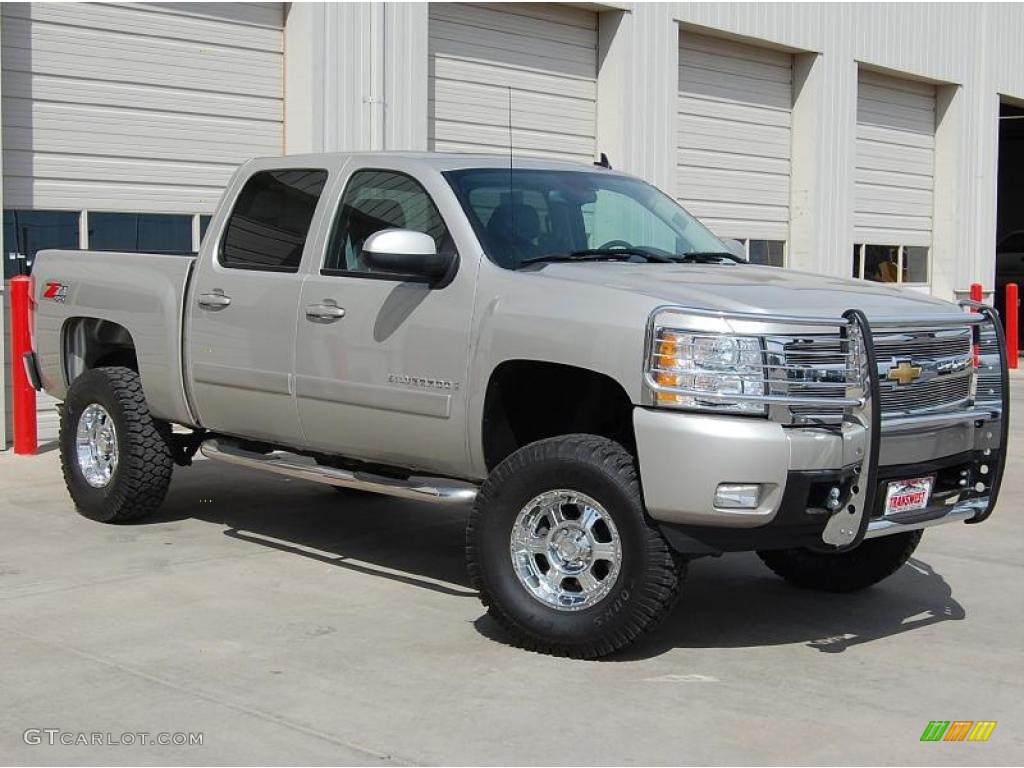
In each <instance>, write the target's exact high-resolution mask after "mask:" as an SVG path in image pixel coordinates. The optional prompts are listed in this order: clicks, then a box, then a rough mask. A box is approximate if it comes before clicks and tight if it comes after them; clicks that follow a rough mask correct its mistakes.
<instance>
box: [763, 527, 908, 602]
mask: <svg viewBox="0 0 1024 768" xmlns="http://www.w3.org/2000/svg"><path fill="white" fill-rule="evenodd" d="M921 535H922V532H921V531H907V532H905V533H894V534H892V535H890V536H881V537H879V538H877V539H867V540H865V541H863V542H862V543H861V544H860V546H858V547H856V548H854V549H851V550H848V551H846V552H837V553H830V552H814V551H812V550H809V549H804V548H802V547H800V548H794V549H773V550H764V551H760V552H758V553H757V555H758V557H760V558H761V560H763V561H764V564H765V565H767V566H768V567H769V568H771V569H772V570H773V571H774V572H775V573H777V574H778V575H779V576H781V577H782V578H784V579H785V580H786V581H788V582H789V583H790V584H793V585H795V586H797V587H802V588H804V589H817V590H821V591H824V592H853V591H856V590H858V589H864V588H865V587H870V586H871V585H872V584H877V583H878V582H880V581H882V579H885V578H888V577H889V576H892V575H893V574H894V573H896V571H898V570H899V569H900V568H901V567H903V564H904V563H906V562H907V560H909V559H910V556H911V555H913V554H914V550H915V549H917V545H918V544H919V543H920V541H921Z"/></svg>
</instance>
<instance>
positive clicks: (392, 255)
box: [363, 229, 455, 286]
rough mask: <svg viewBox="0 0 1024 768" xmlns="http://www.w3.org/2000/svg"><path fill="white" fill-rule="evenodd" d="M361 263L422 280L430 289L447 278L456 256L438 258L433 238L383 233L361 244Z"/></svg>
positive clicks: (410, 233) (405, 231)
mask: <svg viewBox="0 0 1024 768" xmlns="http://www.w3.org/2000/svg"><path fill="white" fill-rule="evenodd" d="M363 261H364V262H365V263H366V264H367V266H369V267H370V268H371V269H373V270H376V271H378V272H386V273H388V274H392V275H395V276H396V277H409V278H412V279H416V278H419V279H422V280H425V281H426V282H427V283H429V284H430V285H431V286H434V285H436V284H437V283H439V282H441V281H442V280H444V279H445V277H447V276H448V273H449V272H450V271H451V268H452V265H453V264H454V263H455V254H454V253H451V254H439V253H438V252H437V246H436V245H435V244H434V238H432V237H431V236H430V235H427V234H424V233H423V232H414V231H413V230H411V229H382V230H381V231H380V232H374V233H373V234H372V235H370V236H369V237H368V238H366V242H364V243H363Z"/></svg>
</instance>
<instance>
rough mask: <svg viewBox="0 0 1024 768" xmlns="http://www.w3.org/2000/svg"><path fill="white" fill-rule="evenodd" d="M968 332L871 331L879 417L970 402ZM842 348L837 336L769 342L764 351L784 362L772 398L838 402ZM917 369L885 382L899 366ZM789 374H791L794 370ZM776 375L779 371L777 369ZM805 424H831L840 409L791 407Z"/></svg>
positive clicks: (845, 371)
mask: <svg viewBox="0 0 1024 768" xmlns="http://www.w3.org/2000/svg"><path fill="white" fill-rule="evenodd" d="M971 338H972V335H971V329H970V328H969V327H961V328H951V329H942V330H914V331H885V332H880V331H876V332H875V334H874V342H875V358H876V362H877V363H878V375H879V390H880V391H879V394H880V396H881V409H882V414H883V416H898V415H906V414H914V413H919V412H925V411H933V410H937V409H942V408H954V407H957V406H959V405H962V404H963V403H964V401H966V400H967V399H968V398H969V397H970V396H971V377H972V366H971V357H972V349H971ZM846 347H847V343H846V342H844V341H843V340H842V339H840V338H839V337H837V336H834V335H829V336H799V337H794V336H790V337H774V338H772V339H771V340H770V341H769V350H771V349H772V348H774V349H776V350H777V355H778V357H779V358H780V359H781V360H783V361H784V363H785V368H784V370H785V371H786V375H785V377H777V378H776V380H774V381H772V382H771V389H772V392H773V394H787V395H798V396H813V397H830V396H831V397H842V396H843V394H844V393H845V386H846V382H847V381H848V380H849V379H848V377H851V376H852V375H854V374H853V369H852V368H851V366H850V363H849V359H848V355H847V352H846ZM903 361H906V362H908V363H910V365H911V366H912V367H915V368H916V367H919V368H921V369H922V370H921V375H920V378H919V379H918V380H916V381H912V382H910V383H906V384H899V383H897V382H896V381H894V380H891V379H889V378H888V375H889V371H890V369H892V368H893V367H895V366H897V365H898V364H899V363H900V362H903ZM794 369H795V370H794ZM780 370H782V367H781V366H780ZM791 410H792V413H793V414H794V415H797V416H802V417H805V418H835V417H837V416H839V415H841V412H842V409H841V408H831V407H828V406H826V407H822V406H803V405H800V406H792V408H791Z"/></svg>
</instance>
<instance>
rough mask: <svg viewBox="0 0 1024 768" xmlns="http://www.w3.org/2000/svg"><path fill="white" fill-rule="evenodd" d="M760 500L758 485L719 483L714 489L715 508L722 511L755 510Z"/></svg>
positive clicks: (759, 487)
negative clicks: (719, 508)
mask: <svg viewBox="0 0 1024 768" xmlns="http://www.w3.org/2000/svg"><path fill="white" fill-rule="evenodd" d="M760 499H761V485H760V484H759V483H720V484H719V486H718V488H716V489H715V506H716V507H721V508H723V509H755V508H756V507H757V504H758V502H759V501H760Z"/></svg>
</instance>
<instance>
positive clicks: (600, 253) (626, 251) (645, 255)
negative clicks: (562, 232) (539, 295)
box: [519, 248, 674, 266]
mask: <svg viewBox="0 0 1024 768" xmlns="http://www.w3.org/2000/svg"><path fill="white" fill-rule="evenodd" d="M633 256H639V257H640V258H642V259H647V261H657V262H660V263H663V264H671V263H672V262H673V261H674V259H671V258H669V257H668V256H661V255H659V254H657V253H651V252H650V251H648V250H646V249H644V248H585V249H583V250H580V251H570V252H568V253H548V254H544V255H543V256H532V257H530V258H528V259H522V260H521V261H520V262H519V265H520V266H523V265H524V264H537V263H539V262H542V261H621V260H623V259H628V258H631V257H633Z"/></svg>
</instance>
